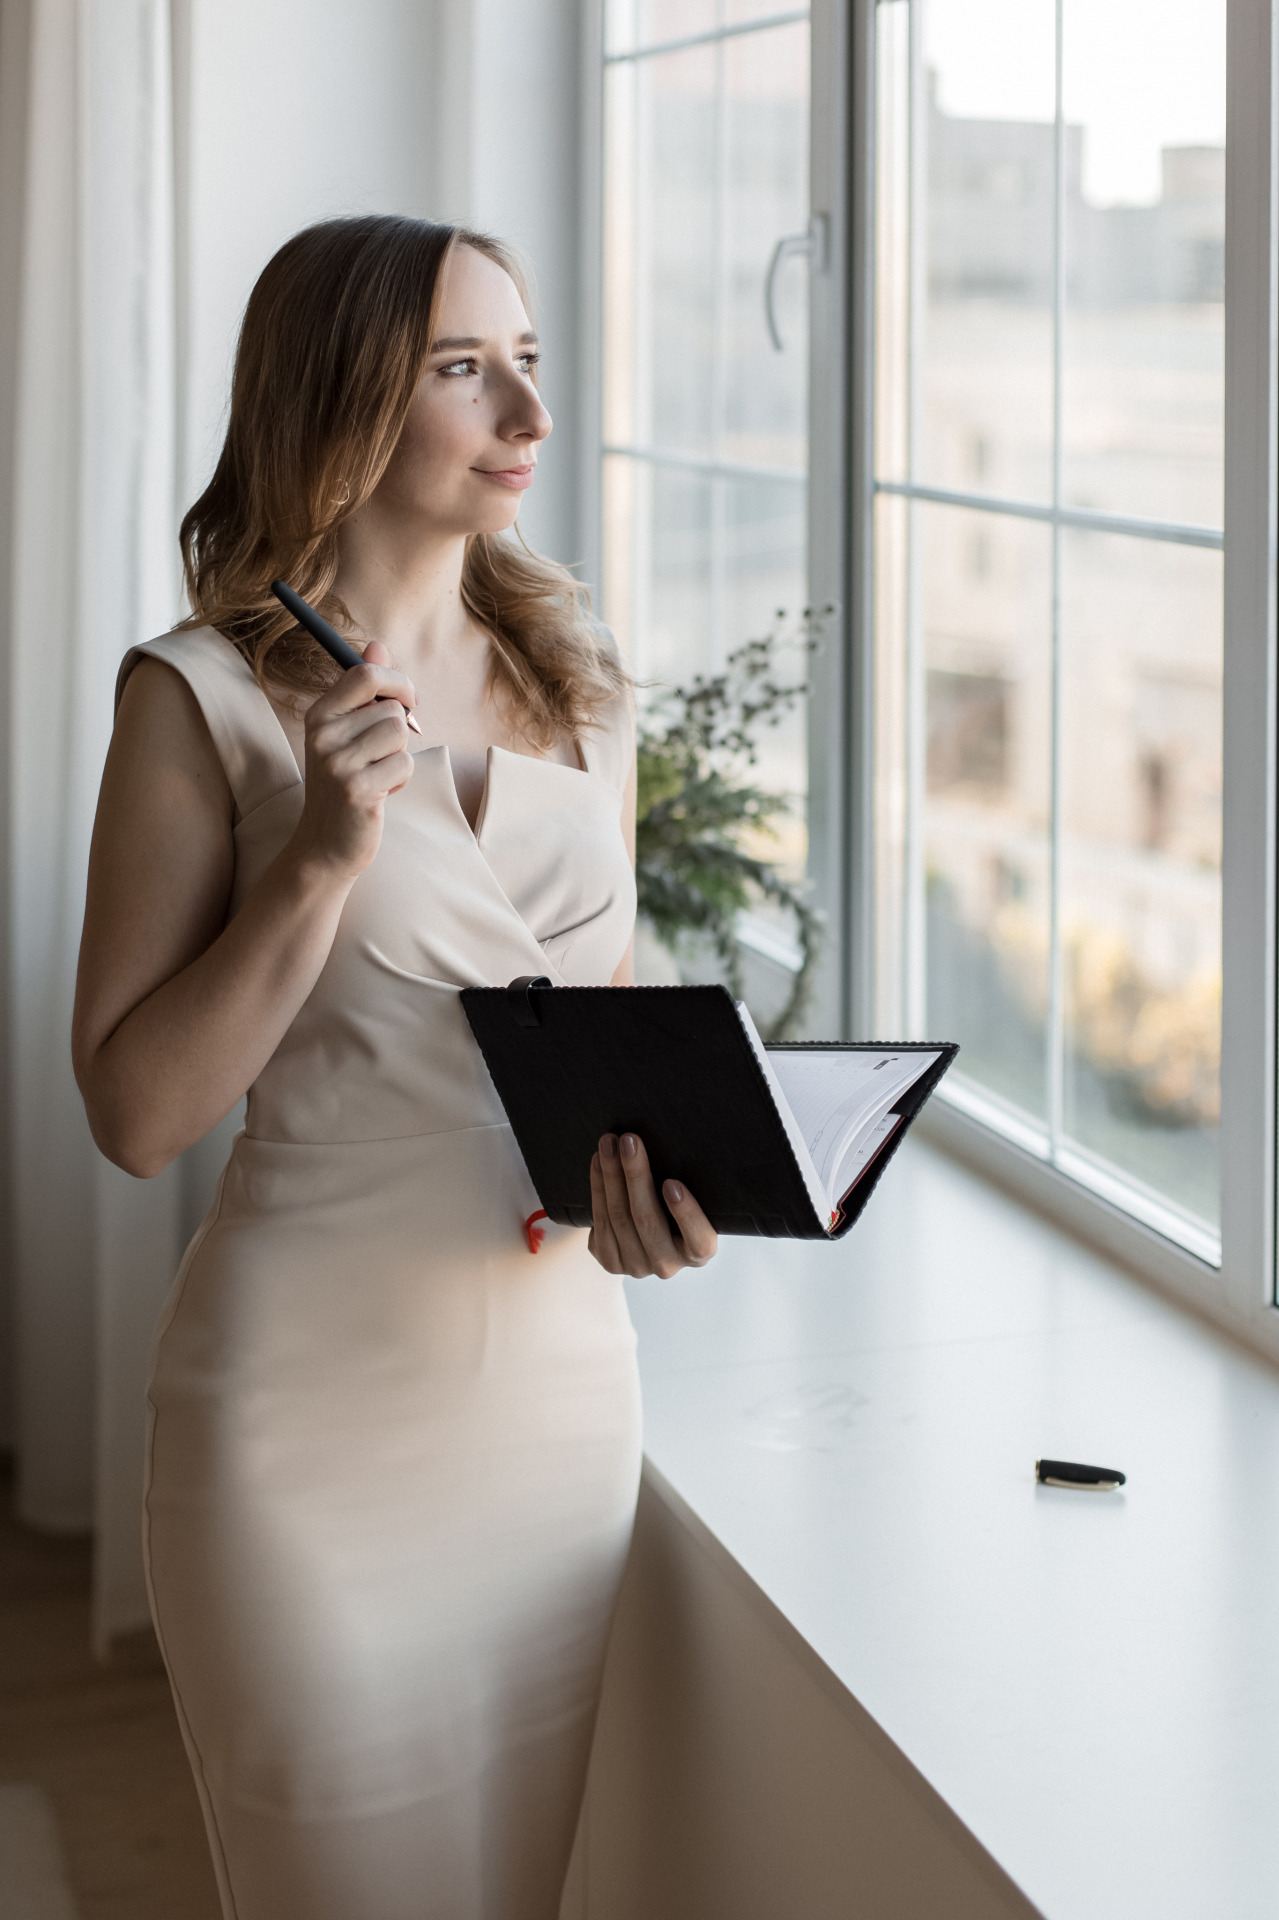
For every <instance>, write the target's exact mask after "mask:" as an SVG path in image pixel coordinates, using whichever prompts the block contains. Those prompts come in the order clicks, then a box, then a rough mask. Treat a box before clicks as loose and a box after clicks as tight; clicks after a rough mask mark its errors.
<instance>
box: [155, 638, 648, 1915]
mask: <svg viewBox="0 0 1279 1920" xmlns="http://www.w3.org/2000/svg"><path fill="white" fill-rule="evenodd" d="M140 653H146V654H150V655H153V656H155V657H156V658H158V659H161V660H165V661H168V662H169V664H170V665H171V666H173V667H175V668H176V669H177V670H178V672H179V673H181V674H182V676H183V677H184V679H185V680H186V681H187V683H188V685H189V686H190V687H191V689H192V690H193V692H194V694H195V697H196V699H197V700H198V701H199V703H200V707H201V710H202V712H203V714H204V717H205V719H206V721H207V722H208V726H209V731H210V733H211V734H212V736H213V740H214V743H215V745H216V747H217V750H218V752H219V754H220V756H221V758H222V763H223V765H224V767H225V769H226V773H227V778H228V780H229V782H230V786H231V790H232V793H233V795H234V798H235V806H236V825H235V846H236V868H235V890H234V895H233V901H232V911H234V907H235V905H236V903H238V901H239V900H240V899H241V898H242V897H243V894H244V891H245V889H246V888H247V887H248V886H250V885H251V884H252V882H253V881H254V880H255V879H256V878H257V876H258V875H259V874H260V873H261V872H262V871H263V869H264V868H265V867H266V866H267V865H268V863H269V862H270V861H271V859H272V858H273V857H274V855H275V854H276V853H277V852H278V851H279V849H280V848H281V847H282V846H283V844H284V842H285V841H286V840H287V839H288V837H289V834H290V833H291V832H292V830H293V827H294V825H295V823H296V820H297V817H298V813H299V811H300V808H301V803H302V792H303V789H302V782H301V778H300V776H299V771H298V767H297V764H296V762H295V760H294V757H293V754H292V751H291V749H290V747H289V744H288V741H287V739H286V736H285V734H284V732H283V729H282V728H281V726H280V724H279V722H278V720H277V718H276V715H275V712H274V709H273V708H272V706H271V704H270V702H269V701H268V700H267V698H266V696H265V695H264V694H263V693H262V692H261V691H260V689H259V688H258V686H257V684H256V683H255V681H254V679H253V676H252V673H251V672H250V670H249V668H248V666H247V665H246V663H245V662H244V660H243V659H242V658H241V656H240V655H239V654H238V653H237V652H236V651H235V649H234V648H233V647H232V646H231V645H230V644H229V643H228V642H227V641H226V640H224V639H223V638H222V637H221V636H220V635H219V634H217V633H215V632H213V631H212V630H208V629H206V630H203V631H201V632H198V633H186V634H176V635H169V636H167V637H165V638H164V639H161V640H154V641H151V642H150V643H149V644H148V645H147V646H146V647H143V648H141V649H138V650H136V651H135V652H134V653H132V654H130V655H129V656H128V658H127V659H126V661H125V663H124V666H123V668H122V671H121V685H123V682H124V678H125V677H126V676H127V674H128V673H129V671H130V670H131V668H132V666H133V665H134V664H135V663H136V660H137V658H138V657H139V654H140ZM607 720H608V724H607V725H606V726H605V727H603V728H602V729H600V730H598V731H594V732H592V733H590V734H588V735H587V736H586V737H585V738H584V740H583V741H582V742H581V748H582V753H583V757H584V760H585V771H579V770H577V769H574V768H569V767H565V766H561V765H559V764H557V763H555V762H548V761H540V760H534V759H531V758H526V757H524V756H522V755H520V754H515V753H508V752H504V751H502V750H500V749H498V748H493V749H491V750H490V752H489V756H488V780H487V787H486V791H485V797H484V801H483V805H482V809H481V815H480V818H479V821H478V823H477V827H476V830H475V832H472V831H471V828H470V827H469V826H468V824H467V821H466V818H465V816H464V814H463V813H462V810H461V807H460V805H459V803H458V799H457V795H456V790H455V788H454V784H453V776H452V772H451V769H450V764H449V756H448V750H447V748H445V747H429V748H426V749H425V750H422V751H419V752H418V754H417V759H416V764H415V768H414V774H413V778H412V780H411V781H410V782H409V784H408V786H407V787H406V788H405V789H404V791H403V792H401V793H399V794H396V795H395V796H393V797H392V799H391V800H390V802H389V803H388V806H387V811H386V826H385V833H384V837H383V841H382V845H381V849H380V851H379V853H378V856H377V858H376V860H375V861H374V862H373V864H372V866H371V867H369V868H368V870H367V871H366V872H365V873H364V874H363V875H362V876H361V877H360V879H359V880H358V881H357V882H356V885H355V887H354V888H353V889H352V892H351V894H350V896H349V899H348V901H347V905H346V908H345V910H344V912H343V914H342V919H341V924H340V926H339V929H338V934H337V938H336V940H335V942H334V945H333V950H332V953H331V954H330V956H329V959H328V962H327V963H326V965H325V968H324V971H323V973H322V974H321V976H320V978H319V980H318V982H317V984H316V986H315V989H314V991H313V992H312V994H311V996H310V998H309V1000H308V1001H307V1002H306V1004H305V1006H304V1007H303V1008H302V1009H301V1011H300V1012H299V1014H298V1016H297V1018H296V1020H295V1021H294V1022H293V1025H292V1026H291V1027H290V1029H289V1031H288V1033H287V1034H286V1035H285V1037H284V1039H283V1040H282V1041H281V1043H280V1046H279V1048H278V1049H277V1051H276V1053H275V1054H274V1056H273V1057H272V1059H271V1060H270V1061H269V1062H268V1064H267V1066H266V1068H265V1069H264V1071H263V1073H262V1074H261V1076H260V1078H259V1079H258V1080H257V1082H256V1083H255V1085H254V1086H253V1088H252V1089H251V1091H250V1094H249V1103H248V1117H247V1122H246V1126H245V1130H244V1132H243V1133H242V1134H241V1135H240V1136H239V1138H238V1139H237V1141H236V1143H235V1146H234V1148H233V1150H232V1153H231V1158H230V1161H229V1163H228V1165H227V1168H226V1171H225V1173H224V1174H223V1177H222V1182H221V1188H220V1191H219V1193H218V1196H217V1199H216V1201H215V1203H214V1206H213V1208H212V1209H211V1211H210V1213H209V1216H208V1218H207V1219H206V1221H205V1222H204V1224H203V1226H202V1227H201V1229H200V1231H199V1233H198V1234H197V1235H196V1238H195V1240H194V1241H193V1242H192V1245H191V1247H190V1249H189V1250H188V1253H187V1255H186V1258H185V1260H184V1262H183V1265H182V1269H181V1271H180V1273H179V1275H178V1279H177V1282H176V1285H175V1288H174V1291H173V1294H172V1296H171V1298H170V1301H169V1303H168V1305H167V1307H166V1309H165V1313H164V1315H163V1318H162V1322H161V1326H160V1331H159V1336H158V1345H157V1349H156V1358H155V1364H154V1371H153V1375H152V1380H151V1387H150V1395H149V1398H150V1437H149V1467H148V1482H147V1495H146V1514H145V1544H146V1556H147V1566H148V1574H149V1579H150V1587H151V1598H152V1607H153V1611H154V1615H155V1622H156V1627H157V1631H158V1633H159V1636H160V1641H161V1645H162V1647H163V1650H164V1656H165V1659H166V1661H167V1663H168V1668H169V1673H170V1676H171V1679H172V1682H173V1691H174V1696H175V1698H176V1701H177V1707H178V1713H179V1716H180V1718H181V1722H182V1728H183V1733H184V1737H185V1739H186V1743H187V1749H188V1752H189V1755H190V1759H191V1764H192V1767H193V1768H194V1771H195V1777H196V1782H197V1785H198V1787H199V1791H200V1795H201V1799H202V1801H203V1805H204V1812H205V1818H206V1821H207V1823H208V1831H209V1837H210V1841H211V1844H212V1848H213V1856H214V1861H215V1864H216V1870H217V1875H218V1882H219V1887H220V1890H221V1897H222V1904H223V1912H224V1914H225V1915H227V1916H235V1920H554V1917H555V1915H556V1914H557V1912H558V1907H559V1900H560V1892H561V1887H562V1883H563V1879H564V1873H565V1868H566V1865H567V1861H568V1855H569V1851H570V1847H571V1844H572V1839H573V1832H574V1826H575V1822H576V1819H577V1814H578V1807H579V1803H580V1800H581V1795H582V1787H583V1779H584V1773H585V1768H586V1760H587V1753H588V1748H589V1744H590V1739H591V1732H592V1726H593V1721H594V1716H595V1710H596V1702H597V1696H598V1692H599V1684H600V1672H601V1664H602V1661H603V1655H604V1644H605V1638H606V1634H607V1630H608V1625H609V1618H610V1613H611V1609H612V1606H613V1601H614V1596H615V1593H616V1590H617V1585H618V1580H619V1578H620V1575H621V1571H622V1565H623V1560H624V1557H625V1554H626V1551H627V1546H628V1542H629V1537H630V1530H631V1519H632V1513H633V1510H634V1505H635V1496H636V1489H637V1483H638V1475H639V1464H640V1424H639V1396H638V1385H637V1378H636V1370H635V1356H634V1336H633V1333H632V1330H631V1326H630V1322H629V1319H628V1317H627V1311H626V1305H625V1301H624V1298H623V1295H622V1289H621V1283H620V1281H619V1280H617V1279H616V1278H614V1277H612V1276H610V1275H608V1274H606V1273H604V1272H603V1270H602V1269H601V1268H600V1267H599V1266H597V1265H596V1263H595V1262H594V1261H593V1260H592V1259H591V1257H590V1255H589V1254H588V1252H587V1250H586V1236H585V1234H582V1233H578V1232H574V1231H572V1230H569V1229H565V1228H560V1227H550V1228H549V1230H547V1232H546V1234H545V1238H544V1239H543V1241H542V1244H541V1247H540V1249H539V1251H538V1252H537V1253H536V1254H534V1253H533V1252H531V1251H530V1245H529V1237H528V1235H527V1233H526V1230H525V1224H524V1223H525V1221H526V1219H527V1217H528V1216H529V1215H530V1214H531V1213H532V1212H533V1211H534V1210H535V1209H536V1208H537V1206H538V1200H537V1196H536V1194H535V1192H534V1191H533V1188H532V1187H531V1185H530V1183H529V1179H528V1175H527V1173H526V1172H525V1169H524V1165H523V1162H522V1160H521V1158H520V1155H519V1152H518V1150H517V1148H516V1146H515V1143H514V1140H513V1138H512V1135H511V1133H510V1130H509V1128H508V1127H507V1125H506V1122H505V1119H504V1116H503V1113H502V1109H501V1106H500V1105H499V1103H498V1100H497V1097H496V1095H495V1093H494V1091H493V1088H492V1085H491V1084H490V1082H489V1079H488V1076H487V1074H486V1071H485V1068H484V1065H483V1062H482V1060H481V1058H480V1055H479V1053H478V1051H477V1049H476V1047H475V1045H474V1042H473V1041H472V1039H471V1035H470V1029H469V1028H468V1026H467V1024H466V1019H465V1016H464V1015H463V1013H462V1009H461V1005H460V1002H459V998H458V990H459V988H461V987H463V986H468V985H498V984H505V983H506V982H507V981H508V980H510V979H512V978H513V977H514V976H516V975H517V974H529V973H545V974H548V975H549V976H550V978H551V979H552V980H553V981H555V982H557V983H559V982H572V983H575V984H576V983H592V982H594V983H599V982H607V981H608V979H609V978H610V976H611V975H612V973H613V971H614V969H615V967H616V966H617V964H618V961H619V960H620V959H621V957H622V954H623V952H624V950H625V947H626V943H627V940H628V938H629V936H630V932H631V927H632V924H633V920H634V912H635V889H634V880H633V877H632V873H631V869H630V865H629V862H628V859H627V855H626V850H625V846H624V843H623V838H622V833H621V830H620V802H621V795H622V790H623V787H624V784H625V780H626V775H627V772H628V769H629V763H630V759H631V754H632V752H633V731H632V722H631V718H630V713H629V708H628V705H627V703H625V702H623V701H620V700H619V701H618V702H616V703H615V706H614V708H613V710H612V711H611V712H610V714H609V715H608V716H607ZM534 1237H536V1236H534Z"/></svg>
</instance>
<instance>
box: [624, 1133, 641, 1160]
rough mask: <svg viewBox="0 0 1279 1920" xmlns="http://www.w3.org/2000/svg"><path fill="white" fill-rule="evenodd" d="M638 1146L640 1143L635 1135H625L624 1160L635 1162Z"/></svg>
mask: <svg viewBox="0 0 1279 1920" xmlns="http://www.w3.org/2000/svg"><path fill="white" fill-rule="evenodd" d="M638 1145H639V1141H638V1140H637V1139H636V1138H635V1135H634V1134H633V1133H624V1134H623V1135H622V1156H623V1158H624V1159H626V1160H633V1159H634V1158H635V1149H636V1147H637V1146H638Z"/></svg>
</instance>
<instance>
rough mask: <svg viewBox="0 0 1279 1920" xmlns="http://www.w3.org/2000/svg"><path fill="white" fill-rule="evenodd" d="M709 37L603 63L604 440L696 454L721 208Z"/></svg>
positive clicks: (709, 434)
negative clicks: (656, 55) (654, 55)
mask: <svg viewBox="0 0 1279 1920" xmlns="http://www.w3.org/2000/svg"><path fill="white" fill-rule="evenodd" d="M721 59H722V54H721V50H720V49H719V47H717V46H709V47H693V48H690V49H689V51H687V52H686V53H678V54H668V55H665V56H663V57H662V58H660V59H652V60H635V61H623V62H619V63H618V64H617V65H616V66H612V67H610V68H609V69H608V72H607V80H606V87H605V111H606V116H607V122H608V126H609V139H608V142H607V157H608V164H609V174H608V181H607V198H608V217H607V219H606V222H605V234H604V290H605V299H604V331H605V342H606V346H607V354H606V371H605V382H604V406H605V415H604V437H605V440H606V442H608V443H609V444H610V445H614V446H616V445H622V446H626V445H632V444H636V443H638V444H640V445H643V446H651V445H658V446H667V447H676V448H679V449H680V450H682V451H686V452H689V453H696V454H701V455H708V454H709V453H710V452H711V451H712V448H713V443H714V439H715V428H716V419H715V412H716V398H717V394H716V372H717V368H716V360H717V353H716V348H717V333H718V331H719V325H720V316H719V291H720V276H719V275H718V274H717V271H716V269H717V266H718V263H719V252H720V244H721V231H722V214H721V213H720V209H719V206H718V200H719V193H718V181H719V174H720V171H721V167H720V161H719V153H718V146H719V139H720V131H719V125H720V111H719V107H720V100H719V86H718V78H719V69H720V61H721Z"/></svg>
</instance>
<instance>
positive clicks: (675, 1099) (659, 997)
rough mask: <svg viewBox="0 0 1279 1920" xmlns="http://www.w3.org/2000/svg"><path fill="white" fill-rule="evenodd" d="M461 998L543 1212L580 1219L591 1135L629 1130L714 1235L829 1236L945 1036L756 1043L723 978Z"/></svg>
mask: <svg viewBox="0 0 1279 1920" xmlns="http://www.w3.org/2000/svg"><path fill="white" fill-rule="evenodd" d="M461 998H462V1006H463V1009H464V1011H465V1013H466V1017H467V1019H468V1020H469V1021H470V1024H471V1029H472V1031H473V1033H474V1034H475V1038H476V1040H477V1041H478V1043H479V1046H480V1050H481V1052H482V1053H483V1055H484V1059H485V1063H486V1065H487V1066H488V1070H489V1073H490V1075H491V1077H492V1080H493V1084H494V1086H495V1087H496V1089H497V1093H498V1097H499V1099H500V1100H501V1102H502V1105H503V1106H504V1107H505V1109H506V1114H507V1118H508V1119H509V1120H510V1123H511V1127H512V1130H513V1131H514V1134H515V1137H516V1140H517V1142H518V1144H519V1147H520V1151H521V1152H522V1154H523V1156H524V1160H525V1163H526V1165H527V1167H528V1170H529V1174H530V1177H531V1179H532V1181H533V1185H534V1187H535V1188H536V1189H537V1193H538V1197H539V1199H540V1200H541V1203H542V1206H543V1207H544V1208H545V1209H546V1212H547V1214H548V1216H549V1217H550V1219H552V1220H555V1221H558V1222H560V1223H561V1224H563V1225H566V1226H578V1227H581V1226H589V1225H590V1223H591V1192H590V1163H591V1156H592V1154H593V1153H594V1152H595V1149H596V1146H597V1145H598V1142H599V1138H600V1135H601V1134H603V1133H619V1134H620V1133H624V1132H631V1133H637V1134H638V1135H639V1136H640V1138H641V1139H642V1140H643V1142H644V1145H645V1147H646V1149H647V1152H648V1156H649V1161H650V1163H651V1165H652V1169H653V1175H654V1178H655V1179H656V1181H657V1182H658V1186H659V1190H660V1185H661V1182H662V1181H663V1180H665V1179H667V1178H678V1179H680V1180H682V1181H683V1182H685V1184H686V1185H687V1186H688V1188H689V1191H690V1192H691V1193H692V1194H693V1195H694V1196H695V1198H696V1199H697V1201H698V1202H699V1204H700V1205H701V1206H702V1208H703V1209H704V1211H705V1213H706V1215H707V1217H708V1218H709V1220H710V1222H711V1224H712V1226H714V1227H715V1229H716V1230H717V1232H719V1233H741V1234H763V1235H769V1236H773V1237H778V1238H781V1237H787V1238H795V1239H826V1238H828V1239H837V1238H838V1237H839V1236H840V1235H841V1234H844V1233H846V1232H847V1231H848V1229H849V1228H850V1227H851V1226H852V1224H853V1222H854V1221H855V1220H856V1219H857V1217H858V1215H859V1214H860V1213H861V1211H862V1209H863V1208H864V1207H865V1205H866V1202H867V1200H868V1199H869V1198H870V1195H871V1193H872V1191H873V1190H874V1187H875V1185H876V1183H877V1181H878V1180H879V1178H880V1176H881V1175H882V1173H883V1171H884V1168H885V1166H886V1165H887V1164H888V1161H889V1160H890V1159H891V1157H892V1155H893V1153H894V1152H895V1151H896V1149H897V1146H898V1145H899V1144H900V1141H901V1139H902V1137H903V1136H904V1134H905V1132H906V1129H907V1128H908V1126H909V1125H910V1122H911V1121H912V1120H913V1119H914V1117H915V1115H916V1114H917V1113H918V1112H919V1109H920V1108H921V1107H922V1106H923V1104H924V1102H925V1100H926V1099H927V1098H928V1096H929V1094H930V1093H931V1092H932V1091H933V1088H934V1087H935V1086H936V1085H937V1082H938V1081H939V1080H940V1079H941V1077H942V1075H943V1073H945V1071H946V1069H947V1067H949V1065H950V1063H951V1061H952V1060H953V1059H954V1057H955V1055H956V1053H957V1052H958V1048H957V1047H956V1046H955V1045H954V1044H953V1043H952V1042H931V1041H927V1042H925V1041H910V1042H906V1043H903V1044H892V1045H888V1044H884V1043H878V1042H871V1043H863V1042H838V1041H837V1042H831V1043H829V1044H828V1043H824V1042H816V1043H800V1044H791V1045H781V1046H766V1045H765V1044H764V1042H763V1041H762V1040H761V1039H760V1036H759V1033H758V1032H757V1030H756V1027H755V1023H754V1021H753V1020H752V1019H751V1016H750V1014H749V1013H748V1011H747V1009H746V1008H745V1007H744V1006H743V1005H742V1004H741V1002H740V1001H735V1000H734V999H733V998H732V996H731V995H730V994H729V993H728V992H727V991H726V989H725V988H723V987H718V986H708V987H553V986H551V984H550V982H549V981H543V980H537V979H522V980H515V981H512V983H511V985H510V986H509V987H467V988H465V989H464V990H463V993H462V996H461Z"/></svg>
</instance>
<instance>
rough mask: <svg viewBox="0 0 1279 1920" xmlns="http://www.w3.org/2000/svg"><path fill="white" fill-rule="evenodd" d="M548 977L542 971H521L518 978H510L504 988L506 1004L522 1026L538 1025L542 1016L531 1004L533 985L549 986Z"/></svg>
mask: <svg viewBox="0 0 1279 1920" xmlns="http://www.w3.org/2000/svg"><path fill="white" fill-rule="evenodd" d="M550 984H551V981H550V978H549V976H548V975H546V974H544V973H522V974H521V975H520V977H519V979H518V980H512V981H511V984H510V985H509V986H508V988H507V989H506V999H507V1004H508V1006H509V1007H510V1009H511V1012H512V1013H513V1014H514V1015H515V1018H516V1020H517V1021H518V1022H519V1024H520V1026H522V1027H540V1026H541V1024H542V1016H541V1014H540V1013H539V1012H538V1010H537V1008H536V1007H535V1006H534V1004H533V989H534V987H549V986H550Z"/></svg>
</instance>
